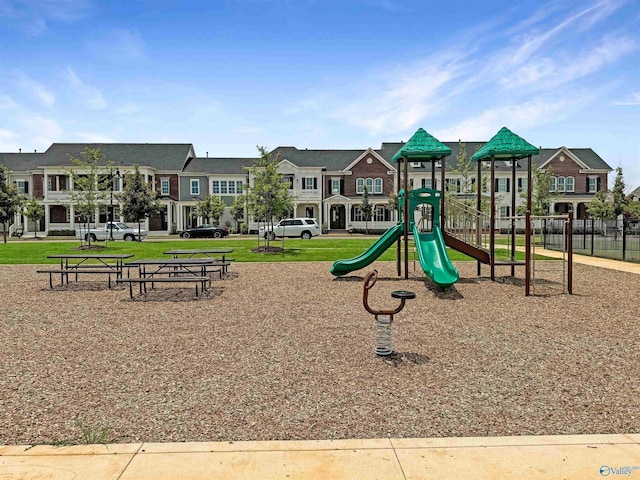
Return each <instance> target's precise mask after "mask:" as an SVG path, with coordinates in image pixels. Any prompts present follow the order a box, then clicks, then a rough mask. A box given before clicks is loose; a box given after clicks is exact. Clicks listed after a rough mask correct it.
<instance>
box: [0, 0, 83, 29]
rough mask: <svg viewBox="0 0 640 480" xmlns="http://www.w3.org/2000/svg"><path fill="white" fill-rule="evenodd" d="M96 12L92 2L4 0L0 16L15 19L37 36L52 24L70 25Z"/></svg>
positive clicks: (81, 0) (1, 2) (0, 3)
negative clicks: (62, 23)
mask: <svg viewBox="0 0 640 480" xmlns="http://www.w3.org/2000/svg"><path fill="white" fill-rule="evenodd" d="M93 10H94V2H93V1H92V0H2V1H0V16H2V17H8V18H11V19H13V20H14V21H15V22H17V23H18V24H19V25H21V26H22V27H23V28H24V29H25V30H26V31H27V32H28V33H29V34H31V35H34V36H37V35H40V34H42V33H43V32H44V31H46V30H47V28H48V25H49V24H50V23H52V22H64V23H70V22H74V21H77V20H79V19H81V18H84V17H85V16H87V15H88V14H90V13H91V12H92V11H93Z"/></svg>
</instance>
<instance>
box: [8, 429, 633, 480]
mask: <svg viewBox="0 0 640 480" xmlns="http://www.w3.org/2000/svg"><path fill="white" fill-rule="evenodd" d="M618 475H622V476H624V477H626V478H640V434H627V435H622V434H614V435H570V436H523V437H477V438H454V437H452V438H424V439H420V438H415V439H412V438H381V439H371V440H319V441H308V440H299V441H264V442H215V443H132V444H110V445H82V446H69V447H54V446H43V445H41V446H35V447H28V446H4V447H0V478H3V479H4V478H7V479H18V478H19V479H24V480H29V479H40V478H47V479H51V480H68V479H74V478H82V479H83V480H134V479H136V480H151V479H173V480H180V479H189V480H196V479H229V480H231V479H233V480H235V479H243V480H244V479H246V480H249V479H251V480H253V479H255V480H258V479H261V480H262V479H289V480H303V479H304V480H320V479H323V480H324V479H341V480H349V479H354V480H355V479H363V478H366V479H371V480H372V479H383V480H423V479H424V480H426V479H438V480H446V479H456V480H464V479H496V478H500V479H502V480H509V479H519V480H526V479H554V480H555V479H559V478H562V479H576V480H577V479H580V480H585V479H590V478H593V479H595V478H602V477H606V476H611V477H613V478H616V477H617V476H618Z"/></svg>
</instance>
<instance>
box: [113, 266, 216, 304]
mask: <svg viewBox="0 0 640 480" xmlns="http://www.w3.org/2000/svg"><path fill="white" fill-rule="evenodd" d="M215 263H216V262H215V260H214V259H212V258H172V259H162V258H161V259H149V260H134V261H132V262H127V263H125V265H124V266H125V267H138V275H139V276H138V278H121V279H119V280H116V281H117V282H118V283H128V284H129V295H130V296H131V298H133V286H132V285H133V284H134V283H137V284H138V285H139V287H140V294H142V291H143V289H144V291H145V292H146V291H147V283H150V284H151V288H154V283H165V282H176V283H183V282H192V283H195V284H196V296H197V295H198V284H200V285H202V290H203V291H204V290H206V288H207V283H209V284H210V283H211V279H210V278H209V277H208V276H207V267H210V266H214V265H215Z"/></svg>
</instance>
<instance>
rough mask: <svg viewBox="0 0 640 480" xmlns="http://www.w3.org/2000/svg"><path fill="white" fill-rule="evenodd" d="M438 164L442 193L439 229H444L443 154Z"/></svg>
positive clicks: (444, 189) (444, 175)
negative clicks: (439, 166)
mask: <svg viewBox="0 0 640 480" xmlns="http://www.w3.org/2000/svg"><path fill="white" fill-rule="evenodd" d="M440 165H442V167H441V169H440V178H441V179H442V193H441V194H440V230H443V229H444V208H445V205H444V197H445V192H446V187H445V185H446V184H445V181H446V179H445V177H446V172H445V163H444V155H443V156H442V157H440ZM434 222H435V218H434ZM452 227H453V225H452Z"/></svg>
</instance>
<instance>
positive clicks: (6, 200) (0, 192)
mask: <svg viewBox="0 0 640 480" xmlns="http://www.w3.org/2000/svg"><path fill="white" fill-rule="evenodd" d="M23 202H24V197H23V196H22V195H20V192H18V187H17V186H15V185H13V184H11V183H9V182H8V171H7V168H6V167H5V166H4V165H0V222H1V223H2V236H3V238H4V243H7V229H8V223H9V222H12V221H13V219H14V217H15V215H16V213H18V212H19V211H20V208H21V207H22V203H23Z"/></svg>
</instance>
